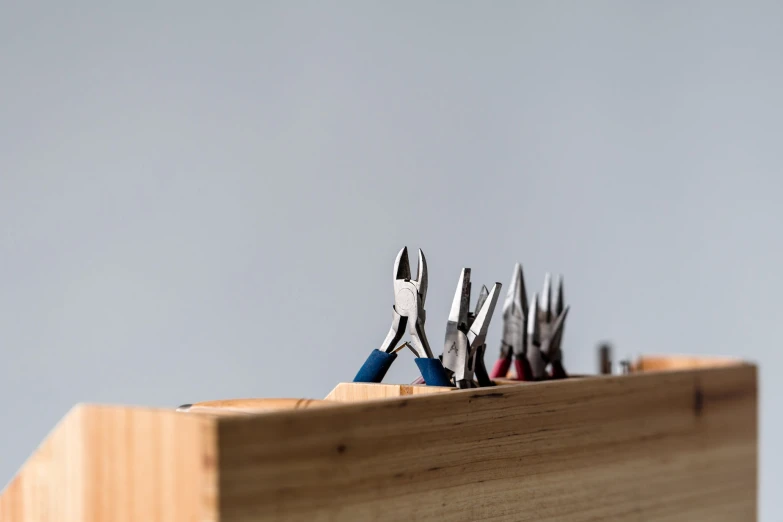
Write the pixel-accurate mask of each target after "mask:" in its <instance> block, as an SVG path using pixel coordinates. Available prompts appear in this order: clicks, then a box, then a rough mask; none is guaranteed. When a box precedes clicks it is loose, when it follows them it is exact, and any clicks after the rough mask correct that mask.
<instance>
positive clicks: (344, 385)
mask: <svg viewBox="0 0 783 522" xmlns="http://www.w3.org/2000/svg"><path fill="white" fill-rule="evenodd" d="M456 389H457V388H446V387H442V386H425V385H423V384H376V383H364V382H341V383H338V384H337V386H335V387H334V389H333V390H332V391H331V392H329V395H327V396H326V398H325V399H324V400H326V401H335V402H363V401H370V400H376V399H391V398H395V397H409V396H412V395H431V394H434V393H444V392H450V391H455V390H456Z"/></svg>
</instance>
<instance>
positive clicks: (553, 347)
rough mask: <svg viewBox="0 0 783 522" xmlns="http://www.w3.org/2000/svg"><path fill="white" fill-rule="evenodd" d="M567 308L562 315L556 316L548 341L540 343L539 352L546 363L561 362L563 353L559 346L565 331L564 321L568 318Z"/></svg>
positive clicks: (567, 307)
mask: <svg viewBox="0 0 783 522" xmlns="http://www.w3.org/2000/svg"><path fill="white" fill-rule="evenodd" d="M569 309H570V307H569V306H566V307H565V309H564V310H563V313H561V314H560V315H558V316H557V319H555V322H554V323H553V324H552V332H551V334H550V336H549V338H548V339H544V340H543V342H542V343H541V351H542V354H543V356H544V359H545V360H546V361H548V362H555V361H562V360H563V352H562V350H561V349H560V346H561V345H562V342H563V331H564V330H565V321H566V317H568V310H569Z"/></svg>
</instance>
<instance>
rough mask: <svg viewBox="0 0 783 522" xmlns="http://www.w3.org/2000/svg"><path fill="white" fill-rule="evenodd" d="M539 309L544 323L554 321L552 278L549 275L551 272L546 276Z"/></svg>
mask: <svg viewBox="0 0 783 522" xmlns="http://www.w3.org/2000/svg"><path fill="white" fill-rule="evenodd" d="M538 308H539V313H540V314H541V320H542V321H543V322H546V323H548V322H550V321H552V276H551V275H549V272H547V273H546V274H544V288H543V290H542V291H541V301H540V302H539V306H538Z"/></svg>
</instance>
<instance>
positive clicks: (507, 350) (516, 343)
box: [500, 263, 528, 358]
mask: <svg viewBox="0 0 783 522" xmlns="http://www.w3.org/2000/svg"><path fill="white" fill-rule="evenodd" d="M527 315H528V303H527V290H526V289H525V278H524V275H523V274H522V265H520V264H519V263H517V264H516V265H514V273H513V274H512V275H511V284H510V285H509V287H508V293H507V294H506V300H505V302H504V303H503V337H502V339H501V341H500V343H501V344H500V357H501V358H510V357H511V355H512V354H513V355H514V356H516V357H517V358H524V357H525V354H526V353H527V346H526V341H525V318H526V317H527Z"/></svg>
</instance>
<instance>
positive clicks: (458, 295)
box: [441, 268, 472, 380]
mask: <svg viewBox="0 0 783 522" xmlns="http://www.w3.org/2000/svg"><path fill="white" fill-rule="evenodd" d="M469 306H470V268H463V269H462V271H460V274H459V279H458V280H457V290H456V291H455V292H454V299H452V301H451V309H450V310H449V320H448V322H447V323H446V338H445V340H444V343H443V355H442V357H441V361H442V362H443V367H444V368H445V369H446V370H447V371H448V372H449V373H450V374H451V375H454V376H455V379H457V380H458V379H459V378H462V377H463V376H464V374H465V369H466V368H468V367H469V366H472V365H471V362H470V360H469V357H470V346H469V345H468V339H467V336H466V331H467V328H468V325H467V322H468V308H469Z"/></svg>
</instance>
